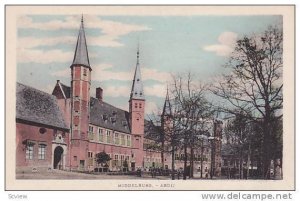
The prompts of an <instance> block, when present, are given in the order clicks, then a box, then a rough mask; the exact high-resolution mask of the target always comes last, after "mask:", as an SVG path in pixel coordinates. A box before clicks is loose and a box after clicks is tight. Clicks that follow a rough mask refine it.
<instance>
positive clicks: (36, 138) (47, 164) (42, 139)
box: [16, 122, 69, 170]
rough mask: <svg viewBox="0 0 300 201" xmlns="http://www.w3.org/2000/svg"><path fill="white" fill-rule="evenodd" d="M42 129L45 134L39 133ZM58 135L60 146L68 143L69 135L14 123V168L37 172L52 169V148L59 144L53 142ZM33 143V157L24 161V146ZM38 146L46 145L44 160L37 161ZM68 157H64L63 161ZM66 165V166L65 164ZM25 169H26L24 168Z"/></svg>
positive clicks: (49, 129) (54, 130)
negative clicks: (31, 169)
mask: <svg viewBox="0 0 300 201" xmlns="http://www.w3.org/2000/svg"><path fill="white" fill-rule="evenodd" d="M41 129H42V130H43V129H44V131H45V132H41V131H42V130H41ZM58 135H60V136H61V141H60V142H63V143H62V144H65V143H67V142H68V137H69V134H68V133H67V132H65V131H62V130H56V129H53V128H49V127H43V126H37V125H31V124H27V123H19V122H17V123H16V144H17V146H16V166H17V170H22V169H24V168H25V167H28V168H29V169H30V168H37V170H41V169H48V168H53V147H54V146H58V145H59V144H58V143H56V142H55V139H56V137H57V136H58ZM31 142H32V143H33V157H32V159H26V146H28V143H31ZM39 145H46V147H45V158H44V159H39ZM67 157H68V156H67V155H65V160H67V159H68V158H67ZM65 165H67V164H65ZM25 169H26V168H25Z"/></svg>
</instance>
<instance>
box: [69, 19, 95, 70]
mask: <svg viewBox="0 0 300 201" xmlns="http://www.w3.org/2000/svg"><path fill="white" fill-rule="evenodd" d="M74 65H81V66H85V67H88V68H90V69H91V66H90V61H89V55H88V50H87V45H86V39H85V33H84V26H83V16H82V17H81V25H80V29H79V33H78V38H77V44H76V49H75V54H74V59H73V63H72V65H71V67H72V66H74Z"/></svg>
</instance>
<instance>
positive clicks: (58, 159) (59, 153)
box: [53, 146, 64, 169]
mask: <svg viewBox="0 0 300 201" xmlns="http://www.w3.org/2000/svg"><path fill="white" fill-rule="evenodd" d="M63 153H64V149H63V148H62V147H61V146H57V147H56V148H55V149H54V160H53V169H63Z"/></svg>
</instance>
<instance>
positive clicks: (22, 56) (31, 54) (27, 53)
mask: <svg viewBox="0 0 300 201" xmlns="http://www.w3.org/2000/svg"><path fill="white" fill-rule="evenodd" d="M73 54H74V53H72V52H64V51H61V50H58V49H55V50H49V51H43V50H34V49H24V48H18V51H17V60H18V62H20V63H30V62H35V63H42V64H47V63H52V62H70V61H72V59H73Z"/></svg>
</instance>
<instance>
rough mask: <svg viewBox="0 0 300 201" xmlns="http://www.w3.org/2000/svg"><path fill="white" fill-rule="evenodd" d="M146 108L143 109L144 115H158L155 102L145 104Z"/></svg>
mask: <svg viewBox="0 0 300 201" xmlns="http://www.w3.org/2000/svg"><path fill="white" fill-rule="evenodd" d="M145 105H146V107H145V113H146V114H158V112H159V109H158V107H157V104H156V103H155V102H152V101H147V102H146V103H145Z"/></svg>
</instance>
